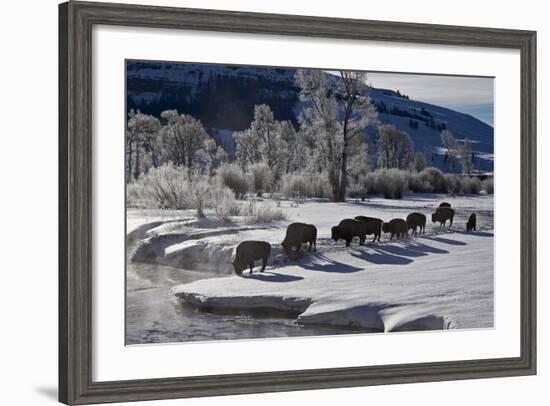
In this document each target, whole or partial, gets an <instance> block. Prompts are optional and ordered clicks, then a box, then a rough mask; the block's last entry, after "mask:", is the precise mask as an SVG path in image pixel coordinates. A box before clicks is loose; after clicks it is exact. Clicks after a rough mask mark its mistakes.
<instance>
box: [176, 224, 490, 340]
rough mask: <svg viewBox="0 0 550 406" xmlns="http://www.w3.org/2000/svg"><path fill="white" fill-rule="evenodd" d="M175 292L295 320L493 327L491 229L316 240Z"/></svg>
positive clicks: (208, 304) (381, 327)
mask: <svg viewBox="0 0 550 406" xmlns="http://www.w3.org/2000/svg"><path fill="white" fill-rule="evenodd" d="M256 269H258V268H256ZM256 272H257V271H256ZM173 293H174V295H175V296H177V297H178V298H180V299H181V300H183V301H184V302H186V303H188V304H189V305H191V306H194V307H196V308H198V309H202V310H207V311H222V312H224V311H225V312H227V311H246V310H248V309H255V308H261V309H264V310H265V309H274V310H278V311H282V312H287V311H289V309H290V310H292V311H293V312H296V313H299V314H298V317H297V319H296V320H297V322H298V323H301V324H323V325H333V326H340V327H343V328H346V327H349V328H354V329H357V328H360V329H363V330H365V331H384V332H389V331H410V330H438V329H448V328H479V327H485V328H487V327H492V326H493V233H492V232H491V231H488V232H487V231H485V232H474V233H466V232H459V231H457V232H445V233H442V234H435V235H428V236H423V237H418V238H416V239H410V240H409V241H405V242H396V241H392V242H382V243H371V244H368V245H367V246H366V247H359V246H352V247H350V248H345V247H343V246H341V244H340V245H338V246H335V245H329V246H322V247H321V248H320V249H319V250H318V252H317V253H316V254H309V255H307V256H306V257H304V258H303V259H302V260H301V261H299V262H297V263H295V264H292V265H288V266H282V267H270V268H268V269H267V270H266V271H265V272H264V273H253V274H252V275H250V274H248V273H246V274H244V275H243V276H236V275H235V276H228V277H221V278H212V279H204V280H199V281H196V282H193V283H189V284H185V285H180V286H176V287H175V288H173Z"/></svg>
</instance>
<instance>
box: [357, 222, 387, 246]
mask: <svg viewBox="0 0 550 406" xmlns="http://www.w3.org/2000/svg"><path fill="white" fill-rule="evenodd" d="M355 220H359V221H362V222H363V223H365V224H366V225H367V234H368V235H370V234H374V240H372V242H375V241H376V239H378V241H380V236H381V235H382V224H384V222H383V221H382V220H381V219H377V218H376V217H366V216H357V217H355Z"/></svg>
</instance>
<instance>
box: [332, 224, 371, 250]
mask: <svg viewBox="0 0 550 406" xmlns="http://www.w3.org/2000/svg"><path fill="white" fill-rule="evenodd" d="M331 231H332V235H331V238H332V239H333V240H334V241H338V240H340V239H342V240H345V241H346V247H349V246H350V244H351V240H353V237H359V245H363V243H364V242H365V238H366V236H367V224H366V223H365V222H363V221H359V220H355V219H344V220H342V221H341V222H340V224H338V225H337V226H334V227H332V230H331Z"/></svg>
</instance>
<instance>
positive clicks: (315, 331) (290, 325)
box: [126, 261, 353, 345]
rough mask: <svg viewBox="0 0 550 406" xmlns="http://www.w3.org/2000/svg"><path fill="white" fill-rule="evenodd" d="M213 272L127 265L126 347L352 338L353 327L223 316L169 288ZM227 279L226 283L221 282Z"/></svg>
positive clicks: (213, 274) (210, 276)
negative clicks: (201, 308) (191, 304)
mask: <svg viewBox="0 0 550 406" xmlns="http://www.w3.org/2000/svg"><path fill="white" fill-rule="evenodd" d="M219 276H220V275H219V274H217V273H214V272H204V271H196V270H185V269H177V268H174V267H170V266H162V265H155V264H144V263H133V262H130V261H129V262H128V266H127V275H126V277H127V287H126V293H127V296H126V298H127V301H126V344H128V345H132V344H150V343H170V342H189V341H215V340H234V339H251V338H275V337H298V336H315V335H332V334H349V333H350V332H353V331H350V330H348V329H340V328H335V327H324V326H300V325H298V324H297V323H295V322H294V320H291V319H287V318H280V317H257V315H256V316H251V315H221V314H212V313H206V312H200V311H197V310H195V309H193V308H191V307H189V306H187V305H185V304H182V303H181V302H180V301H179V300H178V299H176V298H175V296H174V295H172V294H171V292H170V290H171V288H172V287H173V286H176V285H179V284H184V283H190V282H193V281H196V280H199V279H207V278H216V277H219ZM222 280H223V279H222Z"/></svg>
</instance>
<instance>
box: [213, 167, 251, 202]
mask: <svg viewBox="0 0 550 406" xmlns="http://www.w3.org/2000/svg"><path fill="white" fill-rule="evenodd" d="M218 178H219V180H220V182H221V184H222V185H223V186H227V187H228V188H229V189H231V190H232V191H233V192H234V193H235V196H237V198H238V199H242V198H243V196H244V195H245V193H246V192H247V191H248V181H247V179H246V176H245V175H244V173H243V171H242V170H241V168H239V167H238V166H237V165H235V164H224V165H222V166H220V167H219V168H218Z"/></svg>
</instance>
